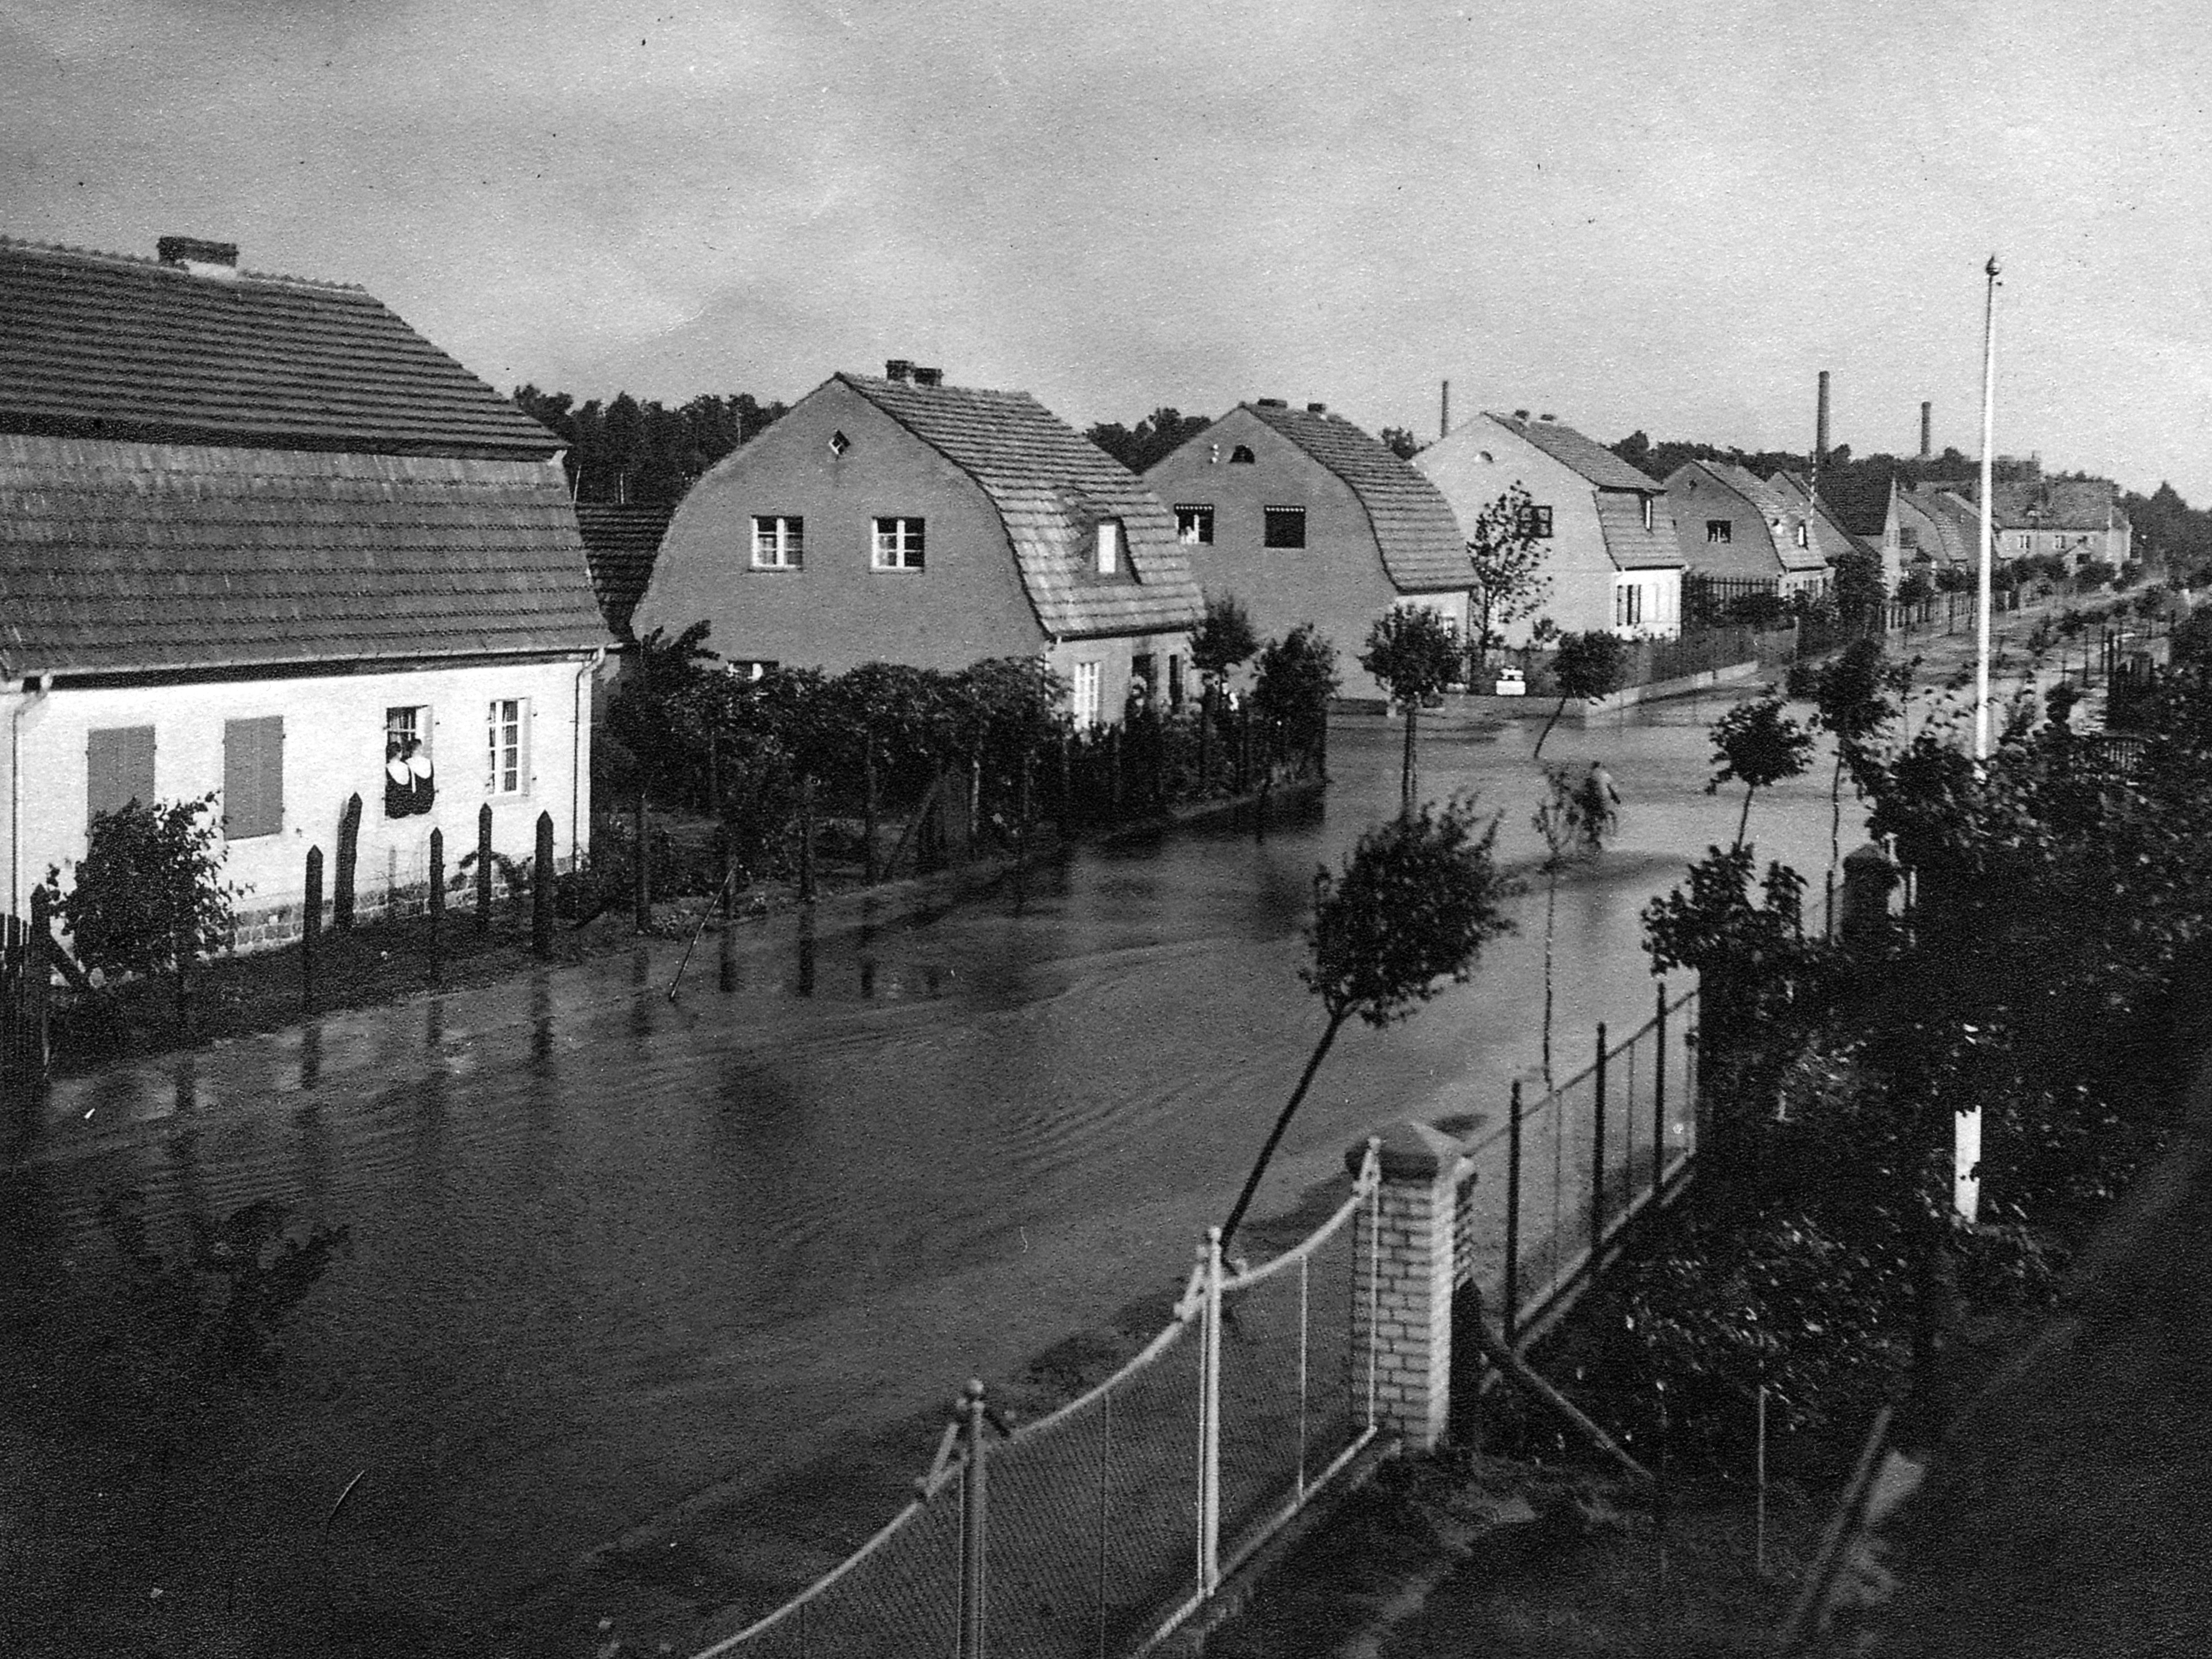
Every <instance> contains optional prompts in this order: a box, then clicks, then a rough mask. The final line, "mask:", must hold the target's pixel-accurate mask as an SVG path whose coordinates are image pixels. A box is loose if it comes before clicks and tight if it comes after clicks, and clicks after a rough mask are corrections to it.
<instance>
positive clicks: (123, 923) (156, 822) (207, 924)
mask: <svg viewBox="0 0 2212 1659" xmlns="http://www.w3.org/2000/svg"><path fill="white" fill-rule="evenodd" d="M215 801H216V798H215V797H214V796H213V795H212V794H210V795H204V796H202V797H201V798H200V799H197V800H187V801H171V802H161V801H156V802H155V803H154V804H153V805H150V806H148V805H141V804H140V803H139V802H137V801H131V803H129V804H128V805H125V806H122V807H119V808H118V809H117V810H116V811H112V812H102V813H100V814H99V815H98V816H96V817H94V819H93V821H92V825H91V829H90V833H89V836H88V844H87V846H86V848H85V855H84V857H83V858H82V859H81V860H78V863H77V866H76V872H75V874H74V876H73V877H72V878H71V884H70V889H69V890H68V891H67V892H64V891H62V890H61V872H60V870H59V869H58V868H52V867H50V868H49V869H48V870H47V871H46V891H47V894H48V896H49V897H50V898H51V899H52V903H53V911H54V914H55V915H58V916H59V917H60V918H61V920H62V922H63V924H64V927H67V928H68V930H69V934H70V949H71V951H73V952H74V954H75V955H76V959H77V960H78V961H79V962H81V963H83V964H84V965H85V966H86V967H87V968H98V969H103V970H105V971H107V972H110V973H113V972H118V971H119V972H123V973H130V974H153V973H158V972H160V971H161V970H162V969H168V968H172V967H179V966H186V965H189V963H191V962H192V961H195V960H197V959H198V958H199V957H204V956H206V955H209V954H210V953H211V952H213V951H216V950H219V949H221V948H222V946H223V945H225V944H226V943H227V942H228V939H229V938H230V930H231V923H232V918H233V908H232V901H234V899H236V898H238V897H239V896H240V895H241V894H242V893H243V892H244V891H245V889H243V888H240V887H238V886H235V885H233V884H231V883H228V882H227V881H225V880H224V879H223V877H222V843H221V838H220V837H219V836H217V834H216V828H215V825H214V823H212V822H211V820H212V817H213V815H214V808H215ZM180 946H181V947H182V949H183V951H185V962H184V963H179V960H178V952H179V947H180Z"/></svg>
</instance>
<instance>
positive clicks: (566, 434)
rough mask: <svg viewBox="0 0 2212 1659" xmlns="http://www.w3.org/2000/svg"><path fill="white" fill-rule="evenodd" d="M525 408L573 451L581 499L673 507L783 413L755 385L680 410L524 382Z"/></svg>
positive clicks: (572, 484)
mask: <svg viewBox="0 0 2212 1659" xmlns="http://www.w3.org/2000/svg"><path fill="white" fill-rule="evenodd" d="M513 397H514V401H515V403H516V404H518V405H519V406H520V408H521V410H522V412H523V413H524V414H526V415H528V416H532V418H533V419H535V420H537V421H538V422H542V423H543V424H544V425H546V426H548V427H550V428H552V429H553V430H554V432H555V433H556V434H557V435H559V437H560V439H561V441H562V443H563V444H565V445H566V446H567V453H565V454H564V455H563V456H562V466H563V468H565V469H566V471H567V472H568V488H569V490H570V492H571V493H572V494H573V495H574V496H575V498H576V499H577V500H578V501H641V502H650V503H654V504H657V505H660V506H667V507H672V506H674V505H675V504H676V503H677V502H678V501H682V500H683V499H684V492H685V491H686V490H688V489H690V488H691V486H692V485H693V484H694V483H696V482H697V481H698V479H699V478H700V477H701V476H702V474H703V473H704V472H705V471H707V469H708V467H710V466H712V465H714V463H715V462H717V461H719V460H720V459H722V458H723V457H724V456H725V455H727V454H729V453H731V452H732V451H733V450H735V449H737V448H738V447H739V446H740V445H743V444H748V443H750V442H751V441H753V440H754V439H755V438H757V437H758V436H760V435H761V434H762V433H763V432H765V431H767V430H768V428H769V427H770V426H771V425H773V424H774V423H775V421H776V420H777V418H778V417H779V416H782V415H783V414H784V413H785V405H784V404H781V403H766V404H764V403H763V402H761V401H760V400H759V399H758V398H756V397H754V396H753V394H752V393H751V392H733V393H732V394H731V395H730V396H728V397H716V396H715V395H714V393H712V392H702V393H701V394H700V395H699V396H698V397H696V398H692V399H691V400H690V402H689V403H686V404H679V405H678V407H676V408H674V409H671V408H669V407H667V406H666V405H665V404H660V403H658V402H656V401H654V400H653V399H651V398H644V399H640V398H633V397H631V396H630V394H629V392H617V393H616V394H615V396H614V397H613V398H611V399H609V400H608V401H607V402H605V403H604V404H603V403H601V402H600V401H599V399H598V398H587V399H586V400H585V401H584V402H583V403H580V404H579V403H578V402H577V401H576V400H575V398H574V397H572V396H571V395H570V394H569V393H568V392H544V391H540V390H539V389H538V387H536V386H517V387H515V389H514V392H513Z"/></svg>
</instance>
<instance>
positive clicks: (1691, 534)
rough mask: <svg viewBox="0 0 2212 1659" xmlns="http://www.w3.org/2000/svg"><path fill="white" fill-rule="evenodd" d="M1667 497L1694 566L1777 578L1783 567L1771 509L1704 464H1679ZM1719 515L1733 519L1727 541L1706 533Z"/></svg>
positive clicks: (1718, 572) (1708, 572)
mask: <svg viewBox="0 0 2212 1659" xmlns="http://www.w3.org/2000/svg"><path fill="white" fill-rule="evenodd" d="M1667 499H1668V506H1669V507H1671V508H1673V510H1674V538H1675V542H1676V544H1677V545H1678V546H1680V548H1681V550H1682V557H1683V559H1684V561H1685V562H1686V563H1687V564H1688V566H1689V568H1691V569H1692V570H1694V571H1696V572H1698V573H1699V574H1701V575H1707V576H1729V577H1736V578H1741V577H1754V578H1757V579H1758V580H1761V581H1771V580H1774V579H1775V578H1776V576H1778V574H1780V573H1781V569H1782V563H1781V561H1780V559H1779V558H1778V557H1777V556H1776V553H1775V549H1774V534H1773V532H1772V531H1771V529H1770V528H1769V527H1768V526H1767V522H1766V514H1765V513H1763V512H1761V511H1760V510H1759V507H1757V506H1756V505H1754V504H1753V502H1750V501H1746V500H1745V499H1744V498H1743V497H1742V496H1741V495H1738V494H1736V492H1735V490H1734V489H1731V488H1730V487H1729V486H1728V485H1727V484H1724V483H1721V482H1720V480H1718V479H1717V478H1716V477H1713V476H1712V475H1711V473H1709V472H1707V471H1705V470H1704V469H1703V468H1702V467H1699V466H1697V465H1688V466H1684V467H1681V468H1680V469H1679V470H1677V471H1676V472H1675V473H1674V477H1671V478H1669V479H1668V481H1667ZM1712 520H1726V521H1727V523H1728V525H1729V540H1728V541H1727V543H1725V544H1721V543H1716V542H1711V541H1708V540H1707V539H1706V537H1707V533H1708V532H1707V526H1708V524H1709V523H1710V522H1711V521H1712Z"/></svg>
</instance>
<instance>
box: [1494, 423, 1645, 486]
mask: <svg viewBox="0 0 2212 1659" xmlns="http://www.w3.org/2000/svg"><path fill="white" fill-rule="evenodd" d="M1490 418H1491V419H1492V420H1493V421H1495V422H1498V425H1500V426H1502V427H1504V428H1505V429H1506V430H1507V431H1509V432H1511V433H1514V434H1516V435H1518V436H1520V437H1522V438H1525V439H1527V440H1528V441H1529V442H1530V443H1532V444H1534V445H1535V446H1536V447H1537V448H1539V449H1541V450H1542V451H1543V452H1544V453H1546V454H1547V455H1549V456H1550V457H1551V458H1552V459H1553V460H1555V461H1558V462H1559V463H1560V464H1561V465H1565V466H1571V467H1572V468H1573V469H1574V470H1575V471H1577V472H1579V473H1581V474H1582V475H1583V477H1585V478H1588V479H1589V481H1590V482H1591V483H1594V484H1595V485H1597V486H1598V487H1599V488H1600V489H1641V490H1644V491H1647V492H1650V493H1653V494H1656V493H1659V492H1661V491H1662V490H1663V489H1665V486H1664V485H1663V484H1661V483H1658V482H1657V481H1656V479H1653V478H1651V477H1648V476H1647V475H1646V474H1644V473H1642V472H1639V471H1637V470H1636V469H1635V468H1634V467H1632V466H1631V465H1629V464H1628V463H1627V462H1626V461H1624V460H1622V459H1620V456H1618V455H1616V454H1614V453H1613V452H1612V451H1611V450H1609V449H1607V447H1605V446H1604V445H1603V444H1601V443H1600V442H1598V441H1597V440H1596V439H1595V438H1586V437H1584V436H1583V435H1582V434H1581V433H1579V432H1577V431H1576V430H1575V429H1574V428H1572V427H1571V426H1562V425H1560V424H1559V422H1557V421H1524V420H1522V419H1521V418H1520V417H1519V416H1513V415H1496V414H1493V415H1492V416H1491V417H1490Z"/></svg>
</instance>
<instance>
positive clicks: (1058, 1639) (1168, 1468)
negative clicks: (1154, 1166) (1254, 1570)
mask: <svg viewBox="0 0 2212 1659" xmlns="http://www.w3.org/2000/svg"><path fill="white" fill-rule="evenodd" d="M1381 1190H1382V1172H1381V1168H1380V1165H1379V1162H1378V1159H1377V1158H1376V1153H1375V1152H1374V1151H1373V1149H1372V1148H1371V1147H1370V1151H1369V1152H1368V1155H1367V1157H1366V1158H1365V1160H1364V1164H1363V1166H1362V1168H1361V1170H1360V1172H1359V1175H1358V1178H1357V1179H1356V1181H1355V1182H1354V1183H1353V1187H1352V1193H1351V1194H1350V1196H1348V1197H1347V1198H1346V1200H1344V1202H1343V1204H1342V1205H1341V1206H1340V1207H1339V1208H1338V1209H1337V1211H1336V1212H1334V1214H1333V1215H1332V1216H1330V1217H1329V1218H1328V1220H1327V1221H1325V1222H1324V1223H1322V1225H1321V1226H1320V1227H1318V1228H1316V1230H1315V1231H1314V1232H1312V1233H1311V1234H1310V1235H1309V1236H1308V1237H1306V1238H1305V1239H1304V1241H1303V1242H1302V1243H1298V1244H1297V1245H1295V1246H1293V1247H1292V1248H1291V1249H1288V1250H1285V1252H1283V1253H1282V1254H1281V1255H1278V1256H1276V1257H1275V1258H1274V1259H1273V1260H1272V1261H1267V1262H1266V1263H1264V1264H1262V1265H1261V1266H1259V1267H1245V1266H1244V1265H1243V1263H1241V1262H1238V1263H1227V1262H1225V1261H1223V1259H1222V1255H1221V1247H1220V1234H1219V1230H1218V1229H1214V1230H1212V1231H1210V1232H1209V1235H1208V1237H1207V1240H1206V1243H1204V1244H1202V1245H1201V1246H1200V1251H1199V1261H1198V1264H1197V1266H1196V1267H1194V1268H1193V1270H1192V1272H1191V1274H1190V1278H1189V1280H1188V1284H1187V1285H1186V1287H1185V1289H1184V1292H1183V1295H1182V1298H1181V1299H1180V1300H1179V1301H1178V1302H1177V1304H1176V1310H1175V1316H1174V1319H1173V1321H1172V1322H1171V1323H1170V1324H1169V1325H1168V1326H1167V1327H1166V1328H1164V1329H1163V1330H1161V1331H1160V1333H1159V1334H1158V1335H1157V1336H1155V1337H1154V1338H1153V1339H1152V1341H1151V1342H1150V1343H1148V1344H1147V1345H1146V1346H1145V1348H1144V1349H1143V1350H1142V1351H1141V1352H1139V1353H1138V1354H1137V1355H1135V1357H1133V1358H1131V1359H1130V1360H1129V1361H1128V1362H1127V1364H1123V1365H1122V1366H1121V1368H1120V1369H1119V1370H1116V1371H1115V1373H1114V1374H1113V1376H1109V1377H1108V1378H1107V1379H1106V1380H1105V1381H1104V1382H1103V1383H1099V1384H1098V1385H1097V1387H1096V1388H1093V1389H1091V1390H1089V1391H1088V1392H1087V1393H1085V1394H1084V1395H1082V1396H1081V1397H1079V1399H1076V1400H1073V1401H1069V1402H1068V1403H1067V1404H1066V1405H1065V1406H1063V1407H1060V1409H1058V1410H1057V1411H1054V1413H1051V1414H1050V1415H1049V1416H1047V1417H1043V1418H1041V1419H1038V1420H1037V1421H1036V1422H1035V1423H1031V1424H1026V1425H1023V1426H1022V1427H1021V1428H1019V1429H1018V1430H1012V1431H1009V1429H1008V1428H1007V1426H1006V1425H1005V1424H1004V1423H1003V1422H1001V1421H1000V1419H998V1417H997V1415H996V1413H994V1412H993V1411H992V1410H991V1409H990V1407H988V1405H987V1403H986V1401H985V1397H984V1391H983V1388H982V1385H981V1383H971V1384H970V1385H969V1391H968V1395H967V1396H966V1398H965V1399H964V1400H963V1402H962V1405H961V1407H960V1409H959V1411H958V1412H957V1413H956V1415H955V1419H954V1421H953V1422H951V1423H950V1424H948V1425H947V1426H946V1429H945V1435H944V1437H943V1439H942V1441H941V1442H940V1443H939V1448H938V1455H937V1458H936V1461H935V1462H934V1464H933V1466H932V1468H931V1469H930V1471H929V1473H928V1474H926V1475H924V1476H923V1477H922V1478H921V1480H918V1481H917V1482H916V1483H915V1486H916V1496H915V1500H914V1501H913V1502H912V1503H911V1504H908V1506H907V1507H906V1508H905V1509H904V1510H902V1511H901V1512H900V1513H899V1515H898V1516H896V1517H894V1518H893V1520H892V1521H891V1522H890V1524H888V1525H887V1526H885V1527H884V1529H883V1530H882V1531H881V1532H879V1533H878V1534H876V1535H875V1536H874V1537H873V1538H872V1539H871V1540H870V1541H868V1542H867V1543H866V1545H865V1546H863V1547H861V1548H860V1550H859V1551H857V1552H856V1553H854V1554H853V1555H852V1556H851V1557H849V1558H848V1559H847V1560H845V1561H844V1562H843V1563H842V1564H841V1565H839V1566H837V1567H836V1569H834V1570H833V1571H830V1572H829V1573H827V1574H825V1575H824V1576H823V1577H821V1578H819V1579H817V1581H816V1582H815V1583H813V1584H812V1585H811V1586H809V1587H808V1588H807V1589H805V1590H804V1591H803V1592H801V1593H800V1594H799V1595H797V1596H795V1597H793V1599H792V1600H791V1601H787V1602H786V1603H785V1604H784V1605H783V1606H782V1607H779V1608H777V1609H776V1610H775V1612H774V1613H769V1615H768V1616H767V1617H765V1618H763V1619H761V1620H757V1621H756V1622H754V1623H753V1624H751V1625H749V1626H746V1627H745V1628H744V1629H743V1630H740V1631H738V1632H736V1633H735V1634H733V1635H732V1636H730V1637H727V1638H724V1639H723V1640H721V1641H720V1642H717V1643H715V1644H714V1645H712V1646H711V1647H708V1648H707V1649H705V1650H702V1652H701V1654H700V1655H699V1656H698V1659H719V1656H721V1655H725V1654H743V1655H744V1656H747V1659H755V1656H760V1659H767V1656H775V1659H787V1656H789V1659H828V1656H831V1655H836V1656H846V1655H854V1656H860V1659H874V1656H878V1655H884V1656H889V1655H893V1654H898V1655H905V1654H929V1653H938V1654H945V1655H951V1656H957V1659H970V1656H981V1654H982V1653H983V1651H984V1650H985V1646H986V1644H988V1647H989V1649H990V1650H992V1651H994V1652H997V1653H1000V1654H1019V1655H1022V1656H1024V1659H1118V1656H1121V1655H1125V1654H1129V1653H1133V1652H1136V1651H1139V1650H1142V1649H1143V1648H1145V1647H1146V1646H1147V1645H1148V1644H1151V1643H1152V1642H1155V1641H1157V1640H1158V1638H1160V1637H1161V1636H1163V1635H1164V1634H1165V1633H1166V1632H1170V1631H1171V1630H1173V1629H1174V1628H1175V1627H1176V1626H1178V1625H1179V1624H1181V1623H1182V1621H1183V1620H1186V1619H1188V1617H1189V1616H1190V1615H1191V1613H1194V1612H1195V1611H1196V1610H1197V1609H1198V1608H1199V1607H1200V1606H1202V1605H1203V1604H1204V1603H1205V1602H1206V1601H1207V1600H1208V1599H1209V1598H1210V1597H1211V1596H1212V1595H1213V1593H1214V1592H1215V1591H1216V1590H1217V1589H1218V1588H1219V1586H1220V1584H1221V1582H1222V1579H1223V1578H1224V1577H1225V1576H1226V1575H1227V1574H1228V1573H1231V1572H1233V1571H1236V1569H1237V1566H1238V1565H1241V1564H1242V1563H1243V1561H1245V1560H1246V1559H1249V1557H1250V1556H1251V1555H1252V1554H1253V1553H1255V1551H1257V1550H1258V1549H1259V1548H1260V1547H1261V1545H1263V1544H1264V1543H1265V1542H1266V1541H1267V1540H1268V1539H1269V1538H1271V1537H1273V1535H1274V1534H1276V1533H1277V1532H1279V1530H1280V1529H1281V1528H1282V1527H1283V1526H1284V1525H1285V1523H1286V1522H1288V1521H1289V1520H1290V1519H1291V1517H1292V1516H1295V1515H1296V1514H1297V1512H1298V1511H1299V1510H1301V1509H1302V1508H1303V1507H1304V1505H1305V1504H1306V1503H1307V1502H1308V1501H1309V1500H1310V1498H1312V1497H1313V1496H1314V1494H1316V1492H1320V1491H1322V1490H1323V1489H1324V1488H1325V1487H1327V1486H1328V1484H1329V1483H1330V1481H1331V1480H1334V1478H1335V1477H1336V1476H1337V1475H1338V1474H1340V1472H1341V1471H1342V1470H1343V1469H1344V1468H1346V1466H1347V1465H1348V1464H1349V1463H1350V1462H1351V1461H1352V1459H1353V1457H1355V1456H1356V1455H1358V1452H1359V1451H1360V1450H1361V1449H1363V1448H1364V1446H1365V1445H1366V1444H1367V1443H1368V1442H1369V1441H1370V1440H1371V1439H1372V1438H1373V1437H1374V1435H1375V1387H1376V1383H1375V1377H1376V1368H1375V1357H1374V1353H1373V1351H1372V1345H1373V1343H1374V1341H1375V1340H1376V1338H1375V1335H1374V1333H1375V1332H1376V1322H1375V1320H1374V1318H1373V1317H1372V1312H1373V1298H1374V1297H1375V1294H1376V1285H1377V1283H1378V1279H1377V1273H1378V1267H1377V1263H1376V1248H1377V1247H1376V1238H1377V1237H1379V1229H1378V1227H1377V1226H1376V1206H1377V1204H1378V1202H1379V1197H1380V1194H1381ZM1363 1212H1364V1214H1365V1215H1366V1217H1367V1220H1368V1225H1366V1226H1365V1227H1364V1228H1362V1227H1360V1226H1359V1225H1357V1224H1358V1218H1359V1217H1360V1216H1361V1214H1362V1213H1363ZM1363 1307H1364V1308H1365V1309H1366V1310H1367V1313H1368V1316H1367V1317H1365V1318H1362V1317H1361V1316H1360V1310H1362V1308H1363ZM994 1436H995V1438H994Z"/></svg>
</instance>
